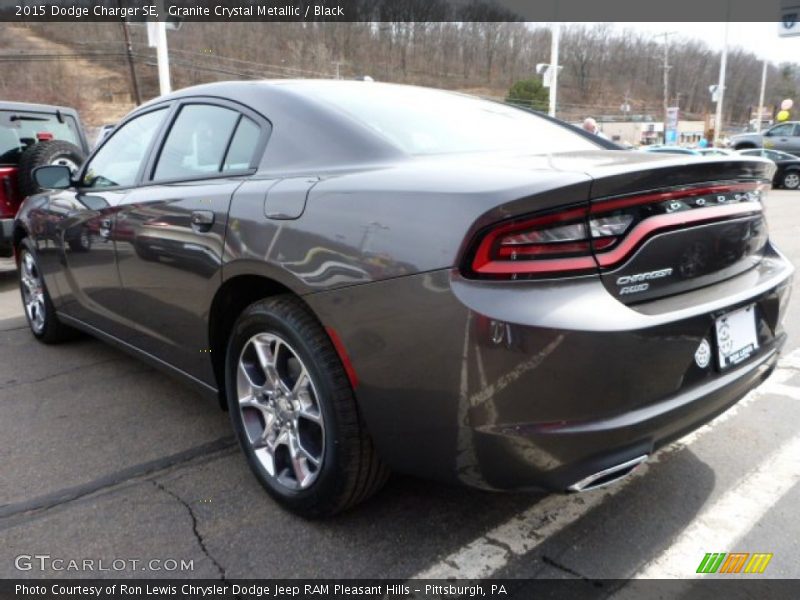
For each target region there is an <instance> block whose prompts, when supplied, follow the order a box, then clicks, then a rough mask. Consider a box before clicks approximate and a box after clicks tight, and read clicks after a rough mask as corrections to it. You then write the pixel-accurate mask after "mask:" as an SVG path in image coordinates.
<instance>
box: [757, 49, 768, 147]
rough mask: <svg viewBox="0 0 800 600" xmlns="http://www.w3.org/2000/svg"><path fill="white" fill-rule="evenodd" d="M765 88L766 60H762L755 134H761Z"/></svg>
mask: <svg viewBox="0 0 800 600" xmlns="http://www.w3.org/2000/svg"><path fill="white" fill-rule="evenodd" d="M766 88H767V59H766V58H765V59H764V67H763V68H762V69H761V93H760V94H759V95H758V116H757V117H756V121H757V123H756V133H761V122H762V118H763V116H762V114H761V109H762V107H763V106H764V91H765V90H766Z"/></svg>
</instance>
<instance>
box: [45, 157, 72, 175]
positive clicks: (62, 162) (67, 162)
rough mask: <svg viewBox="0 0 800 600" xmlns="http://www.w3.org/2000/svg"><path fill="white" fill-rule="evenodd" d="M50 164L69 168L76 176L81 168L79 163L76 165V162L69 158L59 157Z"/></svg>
mask: <svg viewBox="0 0 800 600" xmlns="http://www.w3.org/2000/svg"><path fill="white" fill-rule="evenodd" d="M50 164H51V165H58V166H62V167H68V168H69V170H70V171H72V173H73V174H75V173H76V172H77V171H78V167H79V165H78V163H76V162H75V161H74V160H72V159H71V158H69V157H67V156H57V157H56V158H54V159H53V160H52V161H50Z"/></svg>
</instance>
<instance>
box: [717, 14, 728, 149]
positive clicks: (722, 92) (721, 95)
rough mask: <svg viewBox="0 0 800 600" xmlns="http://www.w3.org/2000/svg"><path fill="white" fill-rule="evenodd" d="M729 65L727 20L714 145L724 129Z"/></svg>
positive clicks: (726, 22)
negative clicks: (726, 70)
mask: <svg viewBox="0 0 800 600" xmlns="http://www.w3.org/2000/svg"><path fill="white" fill-rule="evenodd" d="M727 66H728V21H725V40H724V41H723V42H722V60H720V63H719V87H718V88H717V89H718V93H719V96H718V98H717V114H716V116H715V117H714V146H716V145H717V143H718V142H719V134H720V131H721V130H722V100H723V98H724V97H725V69H726V67H727Z"/></svg>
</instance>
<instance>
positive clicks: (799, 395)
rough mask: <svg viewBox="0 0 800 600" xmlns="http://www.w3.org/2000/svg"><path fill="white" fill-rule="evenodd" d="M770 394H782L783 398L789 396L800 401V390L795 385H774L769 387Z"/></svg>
mask: <svg viewBox="0 0 800 600" xmlns="http://www.w3.org/2000/svg"><path fill="white" fill-rule="evenodd" d="M769 393H770V394H780V395H781V396H788V397H789V398H794V399H795V400H800V388H798V387H795V386H793V385H785V384H783V383H774V384H772V385H770V386H769Z"/></svg>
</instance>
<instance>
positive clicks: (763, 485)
mask: <svg viewBox="0 0 800 600" xmlns="http://www.w3.org/2000/svg"><path fill="white" fill-rule="evenodd" d="M798 457H800V435H799V436H796V437H794V438H792V439H791V440H790V441H789V442H787V443H786V444H784V445H783V446H781V447H780V449H778V450H777V451H776V452H774V453H773V454H771V455H770V456H768V457H767V459H766V460H764V461H762V462H761V463H760V464H759V465H758V466H757V467H756V468H755V469H754V470H753V471H751V472H750V473H748V474H747V475H745V476H744V477H743V478H742V479H741V480H739V483H737V484H736V485H735V486H734V487H733V488H731V489H730V490H728V491H727V492H725V494H724V495H723V496H722V497H721V498H720V499H719V500H717V501H716V502H715V503H714V504H712V505H711V506H708V507H707V508H706V509H705V510H704V511H703V512H702V513H701V514H700V515H698V517H697V518H695V519H694V520H693V521H692V522H691V524H690V525H689V526H688V527H687V528H686V529H684V530H683V532H682V533H681V534H680V535H679V536H678V538H677V539H676V540H675V541H674V542H673V543H672V544H671V545H670V546H669V548H667V549H666V550H665V551H664V552H663V553H662V554H661V555H660V556H658V557H657V558H655V559H654V560H652V561H651V562H649V563H648V564H647V565H645V566H644V568H642V569H641V570H640V571H639V572H637V574H636V575H635V577H636V578H637V579H668V578H669V579H671V578H687V577H696V576H697V574H696V573H695V570H696V569H697V563H698V561H699V559H701V558H702V557H703V554H704V553H705V552H708V551H709V543H713V548H711V550H715V549H717V548H719V549H722V550H732V549H733V547H734V546H735V544H736V542H737V541H738V540H739V539H740V538H742V537H744V536H745V535H746V534H747V532H749V531H750V530H751V529H752V528H753V526H754V525H755V524H756V523H758V522H759V521H760V520H761V519H762V518H763V516H764V515H765V514H766V513H767V512H769V510H770V509H771V508H772V507H773V506H774V505H775V504H777V503H778V501H779V500H780V499H781V498H782V497H783V496H784V495H785V494H786V493H787V492H788V491H789V490H791V489H792V488H793V487H794V486H795V485H796V484H797V483H798V482H800V460H798Z"/></svg>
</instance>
